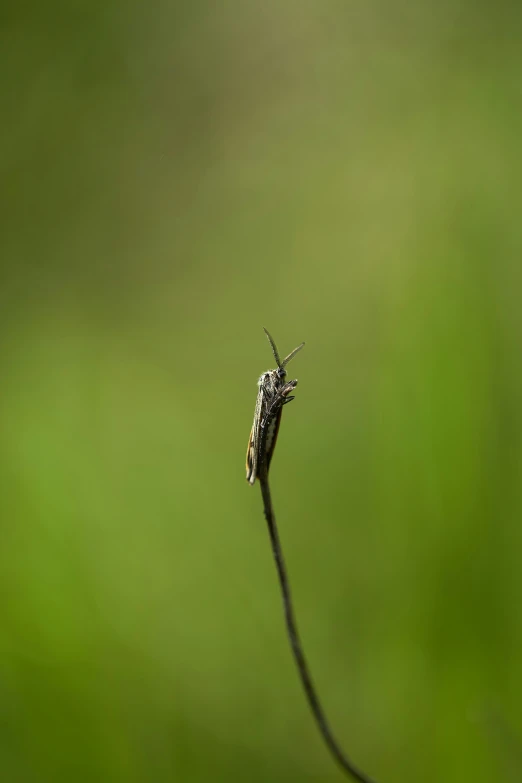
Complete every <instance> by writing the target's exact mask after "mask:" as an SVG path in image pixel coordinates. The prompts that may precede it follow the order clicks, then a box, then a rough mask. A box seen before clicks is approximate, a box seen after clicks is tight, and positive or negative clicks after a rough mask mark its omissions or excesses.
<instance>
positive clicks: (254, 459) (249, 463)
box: [246, 383, 265, 484]
mask: <svg viewBox="0 0 522 783" xmlns="http://www.w3.org/2000/svg"><path fill="white" fill-rule="evenodd" d="M264 399H265V388H264V386H263V384H262V383H261V384H260V386H259V391H258V393H257V400H256V408H255V411H254V422H253V424H252V429H251V431H250V438H249V439H248V448H247V456H246V478H247V481H248V482H249V483H250V484H254V483H255V480H256V477H257V466H258V462H259V449H260V444H261V419H262V417H263V402H264Z"/></svg>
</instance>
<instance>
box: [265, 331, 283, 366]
mask: <svg viewBox="0 0 522 783" xmlns="http://www.w3.org/2000/svg"><path fill="white" fill-rule="evenodd" d="M263 329H264V331H265V334H266V336H267V337H268V342H269V343H270V346H271V348H272V353H273V354H274V359H275V360H276V362H277V366H278V367H281V366H282V365H281V359H280V358H279V353H278V352H277V348H276V344H275V342H274V340H273V338H272V336H271V334H270V332H269V331H268V329H265V327H264V326H263Z"/></svg>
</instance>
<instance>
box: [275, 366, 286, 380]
mask: <svg viewBox="0 0 522 783" xmlns="http://www.w3.org/2000/svg"><path fill="white" fill-rule="evenodd" d="M277 374H278V375H279V377H280V378H285V377H286V370H285V368H284V367H280V368H279V369H278V371H277Z"/></svg>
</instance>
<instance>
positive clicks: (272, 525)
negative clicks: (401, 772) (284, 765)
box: [258, 460, 374, 783]
mask: <svg viewBox="0 0 522 783" xmlns="http://www.w3.org/2000/svg"><path fill="white" fill-rule="evenodd" d="M258 478H259V481H260V484H261V493H262V495H263V506H264V512H265V517H266V521H267V524H268V532H269V534H270V542H271V544H272V553H273V555H274V560H275V564H276V568H277V575H278V577H279V584H280V587H281V595H282V599H283V607H284V612H285V621H286V629H287V632H288V638H289V640H290V645H291V647H292V652H293V655H294V659H295V662H296V665H297V670H298V672H299V676H300V678H301V683H302V685H303V688H304V691H305V694H306V698H307V700H308V704H309V705H310V709H311V710H312V713H313V715H314V718H315V721H316V723H317V726H318V728H319V731H320V732H321V734H322V736H323V739H324V741H325V742H326V745H327V746H328V748H329V750H330V752H331V753H332V755H333V756H334V758H335V759H336V761H337V762H338V764H339V765H340V766H341V767H342V769H343V770H344V771H345V772H347V773H348V774H349V775H351V776H352V777H353V778H354V779H355V780H358V781H359V783H374V781H372V779H371V778H369V777H368V776H367V775H366V774H365V773H364V772H362V771H361V770H360V769H358V768H357V767H356V766H355V765H354V764H353V763H352V762H351V761H350V759H349V758H348V757H347V756H346V755H345V753H344V752H343V751H342V749H341V748H340V747H339V745H338V743H337V740H336V739H335V737H334V735H333V734H332V731H331V729H330V726H329V725H328V721H327V720H326V716H325V714H324V711H323V708H322V706H321V702H320V701H319V698H318V696H317V692H316V690H315V686H314V684H313V681H312V676H311V674H310V670H309V668H308V664H307V662H306V658H305V656H304V652H303V647H302V644H301V640H300V638H299V633H298V630H297V623H296V619H295V614H294V609H293V604H292V597H291V594H290V583H289V581H288V574H287V571H286V566H285V561H284V557H283V550H282V547H281V541H280V539H279V533H278V530H277V524H276V519H275V514H274V508H273V505H272V497H271V494H270V485H269V483H268V469H267V464H266V460H263V462H262V465H261V466H260V471H259V473H258Z"/></svg>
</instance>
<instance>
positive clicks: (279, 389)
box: [246, 329, 304, 484]
mask: <svg viewBox="0 0 522 783" xmlns="http://www.w3.org/2000/svg"><path fill="white" fill-rule="evenodd" d="M265 333H266V336H267V337H268V341H269V343H270V345H271V347H272V352H273V354H274V358H275V360H276V362H277V369H275V370H267V371H266V372H264V373H263V374H262V375H261V377H260V378H259V381H258V393H257V400H256V407H255V411H254V422H253V424H252V430H251V432H250V438H249V441H248V448H247V459H246V474H247V475H246V477H247V481H248V482H249V483H250V484H254V483H255V480H256V478H257V476H258V473H259V469H260V467H261V465H262V464H263V462H264V460H266V468H267V470H268V468H269V467H270V462H271V460H272V455H273V453H274V449H275V445H276V442H277V434H278V432H279V425H280V423H281V415H282V412H283V405H286V403H287V402H290V401H291V400H293V399H294V397H293V395H292V394H291V392H292V391H293V390H294V389H295V387H296V386H297V380H293V381H286V369H285V368H286V365H287V364H288V362H289V361H290V359H292V358H293V357H294V356H295V354H296V353H297V352H298V351H300V350H301V348H302V347H303V345H304V343H301V345H298V346H297V348H294V350H293V351H292V352H291V353H289V354H288V356H287V357H286V358H285V359H284V360H283V361H281V359H280V358H279V353H278V351H277V348H276V345H275V343H274V341H273V339H272V337H271V336H270V334H269V333H268V331H267V330H266V329H265Z"/></svg>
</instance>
